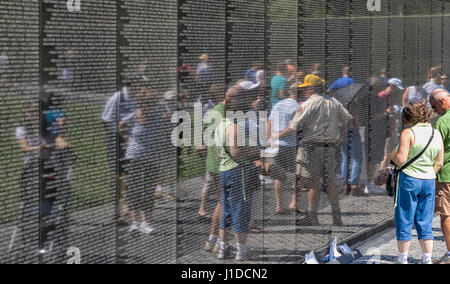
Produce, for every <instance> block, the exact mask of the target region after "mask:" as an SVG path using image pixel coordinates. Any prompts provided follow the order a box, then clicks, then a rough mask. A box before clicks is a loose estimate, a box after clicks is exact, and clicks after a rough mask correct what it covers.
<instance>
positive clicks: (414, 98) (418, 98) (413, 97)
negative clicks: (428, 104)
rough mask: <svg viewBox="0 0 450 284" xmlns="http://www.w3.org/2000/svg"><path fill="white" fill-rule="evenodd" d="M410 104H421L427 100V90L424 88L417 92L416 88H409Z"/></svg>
mask: <svg viewBox="0 0 450 284" xmlns="http://www.w3.org/2000/svg"><path fill="white" fill-rule="evenodd" d="M407 91H408V103H417V102H419V103H421V102H422V101H423V99H425V98H427V95H426V93H425V90H424V89H423V88H422V89H420V90H418V91H417V89H416V86H411V87H409V88H408V90H407Z"/></svg>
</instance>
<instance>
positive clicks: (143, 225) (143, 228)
mask: <svg viewBox="0 0 450 284" xmlns="http://www.w3.org/2000/svg"><path fill="white" fill-rule="evenodd" d="M139 230H140V231H141V233H143V234H150V233H151V232H153V231H154V230H155V229H154V228H153V227H152V226H151V225H150V224H148V223H147V222H142V223H141V227H140V228H139Z"/></svg>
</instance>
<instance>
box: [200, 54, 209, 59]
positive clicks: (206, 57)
mask: <svg viewBox="0 0 450 284" xmlns="http://www.w3.org/2000/svg"><path fill="white" fill-rule="evenodd" d="M208 58H209V56H208V54H206V53H204V54H202V55H201V56H200V57H199V58H198V59H200V60H205V59H208Z"/></svg>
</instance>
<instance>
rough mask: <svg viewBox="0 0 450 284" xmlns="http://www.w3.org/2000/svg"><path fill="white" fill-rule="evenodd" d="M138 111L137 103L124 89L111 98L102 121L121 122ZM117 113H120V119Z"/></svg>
mask: <svg viewBox="0 0 450 284" xmlns="http://www.w3.org/2000/svg"><path fill="white" fill-rule="evenodd" d="M136 110H137V106H136V102H135V101H134V99H132V98H131V97H130V96H129V94H128V90H127V89H126V88H123V90H122V91H121V92H116V93H114V95H112V97H111V98H109V100H108V102H107V103H106V106H105V109H104V111H103V114H102V120H103V121H105V122H117V121H121V120H123V119H124V118H125V117H127V116H128V115H130V114H132V113H134V112H135V111H136ZM117 112H119V118H118V119H117Z"/></svg>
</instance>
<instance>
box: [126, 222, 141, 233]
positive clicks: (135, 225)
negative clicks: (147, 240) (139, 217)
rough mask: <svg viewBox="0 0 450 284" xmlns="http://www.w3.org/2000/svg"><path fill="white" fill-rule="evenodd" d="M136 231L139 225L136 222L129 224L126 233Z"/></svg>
mask: <svg viewBox="0 0 450 284" xmlns="http://www.w3.org/2000/svg"><path fill="white" fill-rule="evenodd" d="M137 230H139V223H138V222H133V223H131V226H130V228H129V229H128V232H129V233H131V232H133V231H137Z"/></svg>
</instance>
